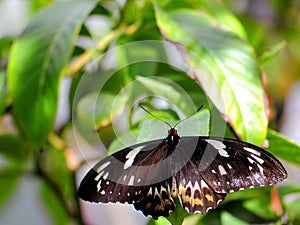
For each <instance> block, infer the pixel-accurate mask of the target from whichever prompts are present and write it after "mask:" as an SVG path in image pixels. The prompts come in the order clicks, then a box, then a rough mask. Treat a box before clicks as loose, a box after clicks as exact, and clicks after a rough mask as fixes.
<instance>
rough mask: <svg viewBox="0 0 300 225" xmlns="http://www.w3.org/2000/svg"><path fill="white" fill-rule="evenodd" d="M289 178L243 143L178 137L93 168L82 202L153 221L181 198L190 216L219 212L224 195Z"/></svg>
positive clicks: (172, 134) (276, 164)
mask: <svg viewBox="0 0 300 225" xmlns="http://www.w3.org/2000/svg"><path fill="white" fill-rule="evenodd" d="M286 177H287V173H286V171H285V169H284V167H283V166H282V165H281V163H280V162H279V161H278V160H277V159H276V158H275V157H274V156H272V155H271V154H270V153H268V152H267V151H265V150H263V149H261V148H259V147H257V146H255V145H252V144H249V143H246V142H242V141H239V140H234V139H227V138H217V137H204V136H200V137H198V136H189V137H181V138H180V137H179V135H178V134H177V131H176V130H175V129H174V128H172V129H170V130H169V133H168V136H167V137H166V138H165V139H162V140H154V141H149V142H144V143H141V144H137V145H133V146H130V147H127V148H125V149H123V150H121V151H119V152H116V153H114V154H112V155H110V156H108V157H106V158H104V159H103V160H101V161H100V162H98V163H97V164H96V165H95V166H94V168H92V169H91V170H90V171H89V172H88V174H87V175H86V176H85V178H84V179H83V181H82V182H81V184H80V187H79V190H78V196H79V197H80V198H82V199H83V200H86V201H90V202H120V203H129V204H133V205H134V206H135V208H136V209H137V210H141V211H142V212H143V213H144V215H146V216H147V215H151V216H152V217H153V218H154V219H157V218H158V217H159V216H168V215H169V212H170V211H173V210H174V209H175V203H174V198H175V197H176V198H178V199H179V201H180V203H181V205H182V206H183V208H185V209H186V210H187V211H188V212H189V213H195V212H199V213H202V214H203V213H206V212H207V211H208V210H209V209H213V208H216V207H217V205H218V204H219V202H220V201H222V200H224V199H225V197H226V194H227V193H229V192H234V191H238V190H243V189H246V188H254V187H262V186H268V185H273V184H276V183H278V182H281V181H283V180H284V179H285V178H286Z"/></svg>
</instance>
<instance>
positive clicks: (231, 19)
mask: <svg viewBox="0 0 300 225" xmlns="http://www.w3.org/2000/svg"><path fill="white" fill-rule="evenodd" d="M190 2H192V3H193V6H197V7H199V8H203V9H204V10H205V12H206V13H209V14H210V15H211V16H213V17H215V18H216V19H217V20H218V22H219V23H220V24H222V26H224V28H223V29H224V30H226V29H227V30H230V31H232V32H233V33H235V34H236V35H238V36H240V37H241V38H243V39H247V34H246V31H245V29H244V28H243V26H242V24H241V22H240V21H239V20H238V19H237V18H236V16H235V15H234V14H233V13H232V12H231V11H229V10H228V9H227V8H226V7H225V5H224V3H223V2H222V1H217V0H213V1H212V0H191V1H190Z"/></svg>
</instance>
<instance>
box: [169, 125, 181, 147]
mask: <svg viewBox="0 0 300 225" xmlns="http://www.w3.org/2000/svg"><path fill="white" fill-rule="evenodd" d="M179 139H180V137H179V135H178V133H177V130H176V129H175V128H171V129H170V130H169V131H168V137H167V138H166V142H167V143H168V145H173V146H174V145H177V144H178V142H179Z"/></svg>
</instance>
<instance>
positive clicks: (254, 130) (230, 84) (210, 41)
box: [155, 6, 267, 144]
mask: <svg viewBox="0 0 300 225" xmlns="http://www.w3.org/2000/svg"><path fill="white" fill-rule="evenodd" d="M155 13H156V19H157V24H158V26H159V28H160V30H161V32H162V33H163V35H164V36H165V38H166V39H168V40H172V43H177V44H176V46H177V47H178V49H179V52H180V53H181V54H182V56H183V59H185V60H186V63H188V65H189V67H190V70H191V72H190V75H191V76H194V77H195V79H197V80H198V81H199V83H200V84H201V86H202V87H203V89H204V90H205V91H206V93H207V95H208V96H209V98H210V99H211V100H212V102H213V103H214V105H215V106H216V107H217V108H218V110H219V111H220V112H221V113H222V114H223V115H224V117H225V119H226V120H227V122H228V123H230V124H231V126H232V127H233V128H234V129H235V130H236V132H237V133H238V134H239V135H240V136H241V137H242V139H243V140H245V141H248V142H252V143H255V144H261V143H262V142H263V140H264V139H265V135H266V130H267V118H266V113H265V109H264V99H263V97H264V91H263V88H262V83H261V79H260V71H259V66H258V64H257V62H256V59H255V55H254V52H253V49H252V48H251V46H249V45H248V44H247V43H245V41H243V40H241V39H240V38H239V37H238V36H236V35H235V34H234V33H232V32H226V31H223V30H222V29H220V28H219V27H218V25H217V24H218V21H217V20H214V19H213V18H211V17H210V16H208V15H206V14H204V13H201V12H198V11H196V10H177V11H173V12H170V13H168V14H167V13H165V12H164V11H162V10H161V9H160V8H159V7H158V6H156V7H155ZM180 46H183V48H180Z"/></svg>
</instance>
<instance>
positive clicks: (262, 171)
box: [257, 164, 264, 174]
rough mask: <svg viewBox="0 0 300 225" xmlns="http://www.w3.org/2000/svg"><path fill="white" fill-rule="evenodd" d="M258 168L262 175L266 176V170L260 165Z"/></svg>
mask: <svg viewBox="0 0 300 225" xmlns="http://www.w3.org/2000/svg"><path fill="white" fill-rule="evenodd" d="M257 167H258V169H259V172H260V173H261V174H264V169H263V168H262V166H261V165H259V164H257Z"/></svg>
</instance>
